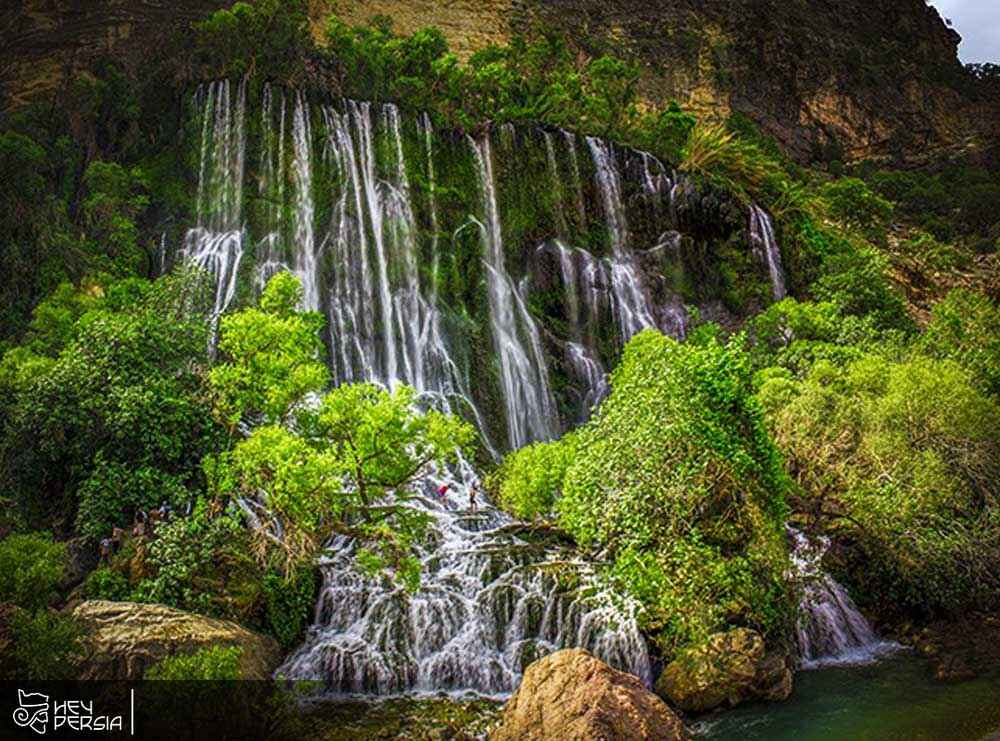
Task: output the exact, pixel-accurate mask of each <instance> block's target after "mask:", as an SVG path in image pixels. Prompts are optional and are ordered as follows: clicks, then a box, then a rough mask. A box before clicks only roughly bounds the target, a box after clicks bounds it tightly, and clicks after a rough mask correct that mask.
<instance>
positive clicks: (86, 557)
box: [59, 538, 97, 592]
mask: <svg viewBox="0 0 1000 741" xmlns="http://www.w3.org/2000/svg"><path fill="white" fill-rule="evenodd" d="M96 568H97V549H96V548H95V547H94V546H93V544H91V543H89V542H88V541H87V539H86V538H73V540H70V541H68V542H67V543H66V572H65V574H64V576H63V580H62V583H61V584H60V585H59V588H60V590H61V591H64V592H68V591H70V590H71V589H73V588H74V587H76V586H78V585H80V584H81V583H82V582H83V580H84V579H86V578H87V575H88V574H89V573H90V572H91V571H93V570H94V569H96Z"/></svg>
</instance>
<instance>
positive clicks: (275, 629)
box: [263, 568, 318, 650]
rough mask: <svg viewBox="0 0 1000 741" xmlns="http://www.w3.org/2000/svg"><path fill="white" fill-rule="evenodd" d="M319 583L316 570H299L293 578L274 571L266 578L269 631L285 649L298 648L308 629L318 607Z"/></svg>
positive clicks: (265, 597)
mask: <svg viewBox="0 0 1000 741" xmlns="http://www.w3.org/2000/svg"><path fill="white" fill-rule="evenodd" d="M317 581H318V574H317V571H316V569H315V568H304V569H300V570H299V571H298V572H297V573H296V574H295V575H294V576H293V577H290V578H286V577H284V576H282V575H280V574H276V573H273V572H272V573H270V574H267V575H265V576H264V584H263V590H264V600H265V605H266V610H267V622H268V628H269V632H270V633H271V634H272V635H273V636H274V637H275V638H277V639H278V643H279V644H280V645H281V647H282V648H284V649H285V650H291V649H293V648H295V646H297V645H298V644H299V643H300V642H301V639H302V636H303V635H304V634H305V631H306V628H307V627H309V621H310V618H311V617H312V614H313V609H314V608H315V606H316V592H317Z"/></svg>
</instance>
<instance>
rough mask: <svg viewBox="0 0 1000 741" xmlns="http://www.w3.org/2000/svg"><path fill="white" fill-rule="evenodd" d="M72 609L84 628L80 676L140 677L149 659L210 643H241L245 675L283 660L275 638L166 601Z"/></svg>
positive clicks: (263, 672)
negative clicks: (176, 607) (84, 656)
mask: <svg viewBox="0 0 1000 741" xmlns="http://www.w3.org/2000/svg"><path fill="white" fill-rule="evenodd" d="M72 615H73V617H74V618H76V619H77V621H78V622H79V624H80V625H81V627H82V629H83V631H84V645H85V647H86V658H85V659H84V661H83V662H82V664H81V666H80V678H81V679H103V680H111V679H118V680H123V679H124V680H133V679H140V678H142V676H143V674H144V673H145V670H146V669H147V668H148V667H149V666H150V665H152V664H154V663H156V662H157V661H160V660H161V659H163V658H165V657H167V656H174V655H177V654H190V653H194V652H195V651H197V650H198V649H201V648H207V647H210V646H238V647H241V648H242V649H243V652H242V654H241V658H240V674H241V676H242V677H243V678H244V679H267V678H268V677H270V675H271V672H272V671H274V669H275V668H276V667H277V665H278V662H279V661H280V660H281V654H280V651H279V650H278V644H277V643H276V642H275V641H274V639H272V638H268V637H267V636H262V635H260V634H258V633H254V632H252V631H249V630H247V629H245V628H243V627H241V626H239V625H237V624H236V623H233V622H229V621H226V620H215V619H212V618H207V617H204V616H201V615H193V614H191V613H187V612H182V611H181V610H175V609H173V608H171V607H165V606H163V605H143V604H136V603H133V602H105V601H103V600H90V601H87V602H81V603H80V604H78V605H76V607H74V608H73V610H72Z"/></svg>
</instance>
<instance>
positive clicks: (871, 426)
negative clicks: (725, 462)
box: [760, 354, 1000, 612]
mask: <svg viewBox="0 0 1000 741" xmlns="http://www.w3.org/2000/svg"><path fill="white" fill-rule="evenodd" d="M760 398H761V400H762V402H763V404H764V406H765V408H766V410H767V413H768V419H769V422H770V424H771V426H772V429H773V430H774V435H775V439H776V441H777V443H778V445H779V447H780V448H781V449H782V451H783V452H784V454H785V456H786V458H787V461H788V468H789V471H790V472H791V474H792V475H793V476H794V478H795V479H796V481H797V483H798V485H799V487H800V488H801V491H802V492H803V495H804V496H805V497H806V503H807V507H806V509H807V510H808V511H811V512H812V513H813V514H814V515H815V516H817V517H826V518H832V519H833V521H834V522H836V523H838V524H839V526H840V527H842V528H844V529H846V531H847V533H849V535H850V538H851V540H853V541H855V542H857V543H858V544H859V545H860V548H861V551H862V553H863V555H864V559H863V565H859V567H858V568H857V569H856V571H855V572H854V573H852V574H851V576H852V581H853V583H854V584H855V586H858V587H860V589H859V590H858V592H859V594H861V595H863V597H864V598H865V599H866V600H868V601H870V602H872V603H877V604H878V605H879V607H881V608H883V609H884V610H887V611H890V612H891V611H893V610H898V609H900V608H903V609H910V610H916V611H925V612H934V611H936V610H960V609H967V608H972V607H977V606H979V607H988V606H990V605H994V606H995V604H996V598H997V595H998V594H1000V589H998V586H1000V585H998V583H997V574H998V573H1000V570H998V566H1000V528H998V524H1000V523H998V520H997V512H998V511H1000V510H998V509H997V503H998V496H1000V489H998V488H997V481H1000V475H998V474H1000V470H998V462H1000V408H998V407H997V404H996V401H995V400H992V399H989V398H988V397H986V396H985V395H984V394H983V393H982V392H980V391H979V390H978V389H977V388H976V387H975V385H974V383H973V379H972V377H971V376H970V374H969V373H968V371H966V370H965V369H963V368H962V367H961V366H959V365H958V364H956V363H954V362H951V361H939V360H933V359H929V358H926V357H921V356H914V357H911V358H909V359H905V360H893V359H890V358H886V357H882V356H880V355H876V354H871V355H865V356H863V357H862V358H860V359H857V360H855V361H853V362H850V363H838V364H834V363H831V362H829V361H820V362H817V363H816V364H815V365H814V367H813V368H812V369H811V371H810V372H809V374H808V376H807V377H806V378H804V379H803V380H796V379H795V378H793V377H792V376H791V375H790V374H789V373H788V372H787V371H783V370H778V371H772V372H769V373H767V374H765V375H764V383H763V385H762V388H761V390H760Z"/></svg>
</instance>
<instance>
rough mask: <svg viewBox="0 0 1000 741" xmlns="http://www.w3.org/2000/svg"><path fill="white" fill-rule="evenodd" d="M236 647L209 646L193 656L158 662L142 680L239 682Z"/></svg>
mask: <svg viewBox="0 0 1000 741" xmlns="http://www.w3.org/2000/svg"><path fill="white" fill-rule="evenodd" d="M242 655H243V649H242V648H240V647H239V646H210V647H208V648H202V649H199V650H197V651H195V652H194V653H192V654H187V655H184V654H178V655H176V656H168V657H166V658H165V659H161V660H160V661H159V662H157V663H156V664H153V666H151V667H149V668H148V669H147V670H146V674H145V676H144V677H143V678H144V679H152V680H160V681H172V682H182V681H186V682H220V681H232V680H238V679H242V678H243V676H242V671H241V670H240V658H241V657H242Z"/></svg>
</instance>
